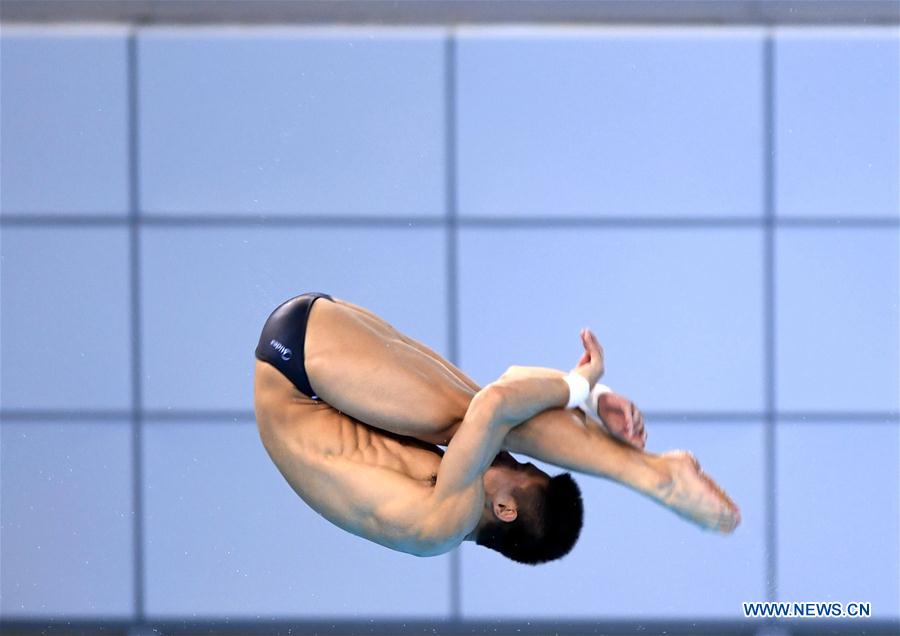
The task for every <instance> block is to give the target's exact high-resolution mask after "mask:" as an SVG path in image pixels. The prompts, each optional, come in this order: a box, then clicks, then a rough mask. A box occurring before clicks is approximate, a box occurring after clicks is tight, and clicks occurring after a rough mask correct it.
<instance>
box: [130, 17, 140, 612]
mask: <svg viewBox="0 0 900 636" xmlns="http://www.w3.org/2000/svg"><path fill="white" fill-rule="evenodd" d="M137 55H138V51H137V31H136V29H134V28H132V29H130V30H129V33H128V53H127V60H128V83H127V86H128V219H129V226H128V238H129V277H130V280H129V294H130V318H131V464H132V503H133V506H134V512H133V515H134V516H133V525H132V529H133V536H132V539H133V547H132V549H133V565H134V620H135V621H136V622H138V623H141V622H143V621H144V505H143V497H142V482H143V463H142V459H143V437H142V422H141V414H142V411H143V391H142V386H141V316H140V309H141V304H140V300H141V289H140V279H141V276H140V223H139V221H140V187H139V168H138V162H139V156H140V153H139V148H138V143H139V135H138V59H137Z"/></svg>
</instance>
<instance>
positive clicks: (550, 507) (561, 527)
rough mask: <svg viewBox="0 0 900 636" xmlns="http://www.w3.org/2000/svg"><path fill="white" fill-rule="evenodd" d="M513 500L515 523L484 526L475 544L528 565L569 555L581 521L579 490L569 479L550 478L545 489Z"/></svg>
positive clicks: (525, 491) (518, 493)
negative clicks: (516, 509)
mask: <svg viewBox="0 0 900 636" xmlns="http://www.w3.org/2000/svg"><path fill="white" fill-rule="evenodd" d="M513 496H514V497H515V500H516V503H517V504H518V515H517V516H516V518H515V520H514V521H511V522H505V521H500V520H499V519H497V520H494V521H493V522H491V523H490V524H487V525H485V527H483V528H482V529H481V530H480V531H479V533H478V536H477V538H476V543H477V544H478V545H483V546H485V547H487V548H491V549H492V550H496V551H497V552H500V553H501V554H503V555H504V556H506V557H508V558H510V559H512V560H513V561H518V562H519V563H527V564H529V565H537V564H539V563H546V562H547V561H553V560H555V559H559V558H562V557H564V556H565V555H566V554H568V553H569V551H570V550H571V549H572V547H573V546H574V545H575V542H576V541H578V536H579V535H580V534H581V526H582V523H583V521H584V504H583V503H582V501H581V490H580V489H579V488H578V484H577V483H575V480H574V479H572V475H571V474H569V473H563V474H562V475H557V476H555V477H551V478H550V482H549V483H548V484H547V485H546V486H531V487H529V488H525V489H521V488H519V489H516V490H514V491H513Z"/></svg>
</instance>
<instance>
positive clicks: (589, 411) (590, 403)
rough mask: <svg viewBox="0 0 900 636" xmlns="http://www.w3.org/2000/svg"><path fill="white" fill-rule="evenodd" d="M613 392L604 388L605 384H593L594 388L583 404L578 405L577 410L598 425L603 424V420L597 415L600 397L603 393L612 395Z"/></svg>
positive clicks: (606, 387)
mask: <svg viewBox="0 0 900 636" xmlns="http://www.w3.org/2000/svg"><path fill="white" fill-rule="evenodd" d="M612 392H613V390H612V389H611V388H609V387H608V386H606V385H605V384H595V385H594V388H593V389H591V394H590V395H589V396H588V398H587V399H586V400H585V401H584V403H582V404H579V405H578V408H580V409H581V410H582V411H584V414H585V415H587V416H588V417H589V418H591V419H592V420H594V421H595V422H597V423H598V424H603V420H601V419H600V414H599V412H598V411H599V406H598V405H599V403H600V396H601V395H603V394H604V393H612Z"/></svg>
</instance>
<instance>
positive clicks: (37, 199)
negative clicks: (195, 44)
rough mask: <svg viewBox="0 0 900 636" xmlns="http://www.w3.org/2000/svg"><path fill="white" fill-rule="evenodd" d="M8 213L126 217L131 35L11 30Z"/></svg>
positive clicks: (0, 86) (1, 42) (4, 206)
mask: <svg viewBox="0 0 900 636" xmlns="http://www.w3.org/2000/svg"><path fill="white" fill-rule="evenodd" d="M0 53H2V54H0V71H2V72H0V92H2V93H3V108H2V109H0V127H2V129H3V134H2V135H0V139H2V141H0V146H2V155H3V161H2V162H0V178H2V181H3V188H2V194H0V210H2V212H3V213H10V212H12V213H41V212H42V213H54V214H66V215H68V214H74V213H103V214H123V215H124V214H125V213H126V212H127V210H128V150H127V142H128V128H127V103H128V93H127V72H126V32H125V29H119V28H102V29H101V28H96V27H92V28H81V29H66V30H54V29H47V28H43V29H38V28H22V27H8V26H7V25H4V27H3V35H2V37H0Z"/></svg>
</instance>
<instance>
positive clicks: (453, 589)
mask: <svg viewBox="0 0 900 636" xmlns="http://www.w3.org/2000/svg"><path fill="white" fill-rule="evenodd" d="M444 176H445V179H444V196H445V206H446V208H445V210H444V214H445V216H444V221H445V224H446V226H445V228H444V233H445V236H446V241H447V248H446V249H447V254H446V258H447V263H446V266H445V268H444V273H445V275H446V286H447V290H446V293H447V301H446V302H447V357H448V358H449V360H450V363H451V364H455V365H457V366H459V364H460V360H459V311H458V305H459V287H458V285H459V254H458V252H457V247H458V246H457V239H458V237H457V229H456V224H457V210H456V205H457V203H456V185H457V184H456V36H455V34H454V33H453V32H450V33H449V34H448V35H447V38H446V40H445V41H444ZM461 549H462V548H460V547H457V548H456V549H455V550H453V552H451V553H450V599H449V602H450V620H452V621H456V622H458V621H460V620H461V619H462V553H461Z"/></svg>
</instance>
